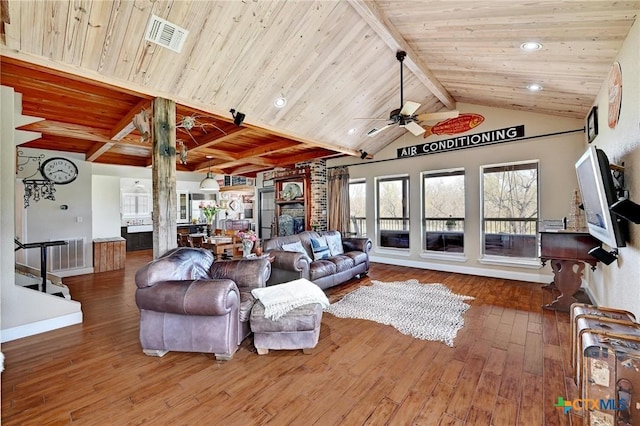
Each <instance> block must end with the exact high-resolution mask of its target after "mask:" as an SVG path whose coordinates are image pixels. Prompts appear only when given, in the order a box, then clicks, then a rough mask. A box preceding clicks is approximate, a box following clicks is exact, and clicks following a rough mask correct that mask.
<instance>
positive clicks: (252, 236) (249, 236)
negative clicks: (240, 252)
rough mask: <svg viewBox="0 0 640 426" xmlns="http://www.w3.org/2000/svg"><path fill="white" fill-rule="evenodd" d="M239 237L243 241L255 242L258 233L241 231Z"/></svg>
mask: <svg viewBox="0 0 640 426" xmlns="http://www.w3.org/2000/svg"><path fill="white" fill-rule="evenodd" d="M238 236H239V237H240V238H241V239H242V241H243V242H244V241H251V242H255V241H256V240H257V239H258V236H257V235H256V233H255V232H254V231H252V230H248V231H240V232H238Z"/></svg>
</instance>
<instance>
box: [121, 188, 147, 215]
mask: <svg viewBox="0 0 640 426" xmlns="http://www.w3.org/2000/svg"><path fill="white" fill-rule="evenodd" d="M150 204H151V200H150V198H149V194H138V193H125V194H122V205H121V208H122V217H123V218H135V217H138V216H148V215H149V214H150V213H151V205H150Z"/></svg>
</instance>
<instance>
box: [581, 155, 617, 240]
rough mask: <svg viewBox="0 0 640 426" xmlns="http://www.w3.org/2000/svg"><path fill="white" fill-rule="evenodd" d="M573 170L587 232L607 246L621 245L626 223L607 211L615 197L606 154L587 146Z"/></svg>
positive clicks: (615, 199)
mask: <svg viewBox="0 0 640 426" xmlns="http://www.w3.org/2000/svg"><path fill="white" fill-rule="evenodd" d="M576 173H577V175H578V185H579V186H580V193H581V195H582V205H583V207H584V212H585V215H586V217H587V226H588V228H589V233H590V234H591V235H593V236H594V237H595V238H597V239H599V240H600V241H602V242H603V243H605V244H606V245H608V246H609V247H611V248H617V247H624V246H625V245H626V243H625V241H626V230H627V226H628V225H627V223H626V221H623V220H622V219H619V218H618V217H617V216H616V215H614V214H612V213H611V212H610V211H609V206H610V205H611V204H613V203H614V202H616V201H617V200H618V197H617V195H616V194H617V193H616V188H615V184H614V181H613V176H612V174H611V168H610V166H609V159H608V158H607V155H606V154H605V153H604V151H602V150H601V149H597V148H595V147H593V146H590V147H589V149H588V150H587V151H586V152H585V153H584V154H583V155H582V157H580V159H579V160H578V161H577V162H576ZM623 222H624V223H623Z"/></svg>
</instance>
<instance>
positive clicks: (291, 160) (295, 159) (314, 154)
mask: <svg viewBox="0 0 640 426" xmlns="http://www.w3.org/2000/svg"><path fill="white" fill-rule="evenodd" d="M334 155H335V154H334V153H333V152H329V151H327V150H325V149H314V150H312V151H305V152H303V153H301V154H297V155H291V156H288V157H287V158H286V159H283V160H280V161H278V162H277V164H274V167H287V166H290V165H292V164H295V163H300V162H302V161H309V160H316V159H319V158H325V157H331V156H334Z"/></svg>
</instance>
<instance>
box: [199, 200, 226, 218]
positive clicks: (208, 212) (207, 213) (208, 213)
mask: <svg viewBox="0 0 640 426" xmlns="http://www.w3.org/2000/svg"><path fill="white" fill-rule="evenodd" d="M198 208H199V209H200V210H201V211H202V213H203V214H204V217H206V218H207V223H211V220H212V219H213V217H214V216H215V215H216V214H218V212H219V211H222V208H220V206H218V205H217V204H216V203H213V202H210V203H207V204H205V203H204V201H203V202H201V203H200V205H199V206H198Z"/></svg>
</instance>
